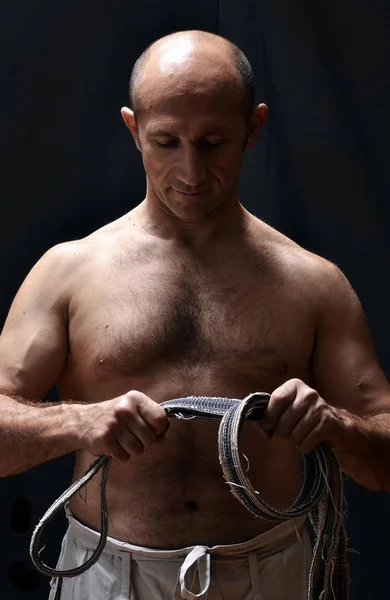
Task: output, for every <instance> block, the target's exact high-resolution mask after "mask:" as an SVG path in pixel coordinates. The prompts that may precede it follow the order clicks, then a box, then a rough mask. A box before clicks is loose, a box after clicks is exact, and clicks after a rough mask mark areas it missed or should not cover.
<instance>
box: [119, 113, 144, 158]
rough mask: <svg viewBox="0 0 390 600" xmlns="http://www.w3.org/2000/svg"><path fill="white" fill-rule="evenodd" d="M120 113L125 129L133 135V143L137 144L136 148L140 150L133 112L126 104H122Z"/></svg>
mask: <svg viewBox="0 0 390 600" xmlns="http://www.w3.org/2000/svg"><path fill="white" fill-rule="evenodd" d="M121 115H122V119H123V121H124V123H125V125H126V127H127V129H128V130H129V131H130V133H131V135H132V136H133V139H134V142H135V145H136V146H137V148H138V150H139V151H140V152H141V146H140V143H139V137H138V128H137V123H136V120H135V116H134V112H133V111H132V110H130V108H127V106H124V107H123V108H122V109H121Z"/></svg>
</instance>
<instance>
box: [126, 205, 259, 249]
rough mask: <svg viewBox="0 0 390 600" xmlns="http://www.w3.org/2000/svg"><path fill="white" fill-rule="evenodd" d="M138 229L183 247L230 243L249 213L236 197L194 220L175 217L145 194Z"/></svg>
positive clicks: (140, 208)
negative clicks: (219, 242)
mask: <svg viewBox="0 0 390 600" xmlns="http://www.w3.org/2000/svg"><path fill="white" fill-rule="evenodd" d="M136 214H137V217H138V220H139V223H140V225H141V226H142V228H143V229H145V230H146V231H148V232H149V233H151V234H153V235H156V236H158V237H161V238H165V239H173V240H174V239H176V240H177V241H179V242H181V243H183V244H185V245H187V246H193V247H195V246H198V245H202V244H204V243H210V242H212V241H216V240H218V239H220V238H223V239H225V240H226V239H231V237H234V236H235V235H238V234H239V233H240V232H242V230H243V228H244V227H246V224H247V222H248V218H249V213H248V211H247V210H246V209H245V208H244V207H243V206H242V205H241V204H240V202H239V201H238V198H237V196H236V197H232V198H229V199H226V200H225V201H224V202H223V203H221V205H220V206H218V207H217V208H216V209H215V210H214V211H212V212H211V213H209V214H207V215H206V216H204V217H199V218H197V219H192V218H191V219H185V218H183V216H180V217H179V216H177V215H175V214H174V213H173V212H172V211H170V210H169V208H167V207H166V206H165V205H164V203H163V202H161V201H160V200H159V199H158V198H156V197H155V196H153V195H152V194H149V193H147V195H146V198H145V200H144V201H143V202H142V203H141V204H140V205H139V206H138V207H137V209H136Z"/></svg>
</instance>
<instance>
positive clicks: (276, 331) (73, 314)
mask: <svg viewBox="0 0 390 600" xmlns="http://www.w3.org/2000/svg"><path fill="white" fill-rule="evenodd" d="M313 336H314V330H313V326H312V321H311V318H310V315H308V311H307V309H305V308H304V307H303V304H302V302H300V301H299V297H297V295H296V294H295V293H293V292H291V291H290V292H288V293H287V294H286V290H285V289H283V286H282V287H281V286H280V285H276V284H270V283H269V282H265V281H262V280H261V277H259V278H258V279H257V280H256V278H255V276H254V275H252V274H250V273H248V272H246V270H245V266H243V268H242V270H241V272H238V273H237V272H236V273H235V275H234V277H232V276H231V274H230V275H229V274H227V273H218V272H216V273H214V275H212V276H207V277H204V278H201V277H199V275H197V274H193V276H192V274H191V271H190V270H188V269H186V270H184V271H183V270H180V269H172V268H171V269H169V268H166V267H164V265H162V264H159V265H156V267H155V268H150V266H149V267H148V268H138V269H136V270H134V271H133V272H132V273H131V274H130V275H127V276H126V275H125V274H124V273H123V272H121V271H120V270H117V271H116V272H110V273H106V277H104V276H103V274H100V276H98V277H95V278H92V279H91V280H90V281H89V284H88V286H87V287H86V288H85V289H83V293H82V294H80V296H79V297H76V299H75V301H74V303H73V305H72V306H71V311H70V329H69V338H70V358H71V361H73V363H74V364H77V365H79V367H78V368H80V365H83V369H84V370H85V372H86V373H87V372H88V374H89V375H90V376H91V375H92V376H93V377H96V378H98V379H101V380H102V379H107V378H111V377H116V376H118V375H121V376H125V377H134V376H136V375H143V374H144V375H146V374H147V373H149V372H151V371H153V372H154V373H155V372H158V371H159V370H164V371H165V372H166V370H167V369H171V370H172V369H176V370H181V372H183V373H185V375H186V377H189V376H190V375H191V373H197V374H199V373H201V372H202V369H204V370H205V369H210V368H212V367H215V368H223V369H229V370H230V371H233V372H234V373H235V374H236V375H237V376H242V377H245V376H247V375H248V374H250V375H251V376H252V377H254V378H256V375H257V374H259V376H260V374H261V372H264V371H271V372H275V371H276V372H283V371H286V370H287V369H290V368H291V367H292V366H293V364H294V363H297V364H301V362H302V360H307V359H308V357H309V355H310V352H311V347H312V344H313Z"/></svg>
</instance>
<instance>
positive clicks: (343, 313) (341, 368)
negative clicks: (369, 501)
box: [263, 258, 390, 491]
mask: <svg viewBox="0 0 390 600" xmlns="http://www.w3.org/2000/svg"><path fill="white" fill-rule="evenodd" d="M310 268H311V269H312V271H311V281H312V287H311V289H312V290H314V291H315V292H314V293H315V296H311V300H309V304H310V302H311V301H313V302H314V304H313V308H314V311H315V315H316V322H317V330H316V341H315V347H314V351H313V356H312V378H313V385H314V388H315V389H313V388H311V387H309V386H308V385H307V384H306V383H304V382H303V381H301V380H299V379H290V380H289V381H286V382H285V383H284V384H283V385H281V386H280V387H279V388H277V389H276V390H275V391H274V392H273V393H272V394H271V397H270V401H269V404H268V407H267V411H266V414H265V417H264V420H263V427H264V429H266V430H269V433H268V436H269V437H272V436H275V437H280V438H284V439H286V440H289V442H290V443H291V444H292V446H294V447H296V448H298V449H299V450H300V451H301V452H303V453H307V452H311V451H312V450H313V449H314V448H315V446H316V445H317V444H320V443H322V442H326V443H327V444H328V445H329V446H330V447H331V448H332V450H333V451H334V452H335V454H336V455H337V457H338V458H339V461H340V465H341V467H342V469H343V470H344V472H345V473H347V475H349V476H350V477H351V478H352V479H354V480H355V481H357V482H358V483H360V484H361V485H363V486H365V487H367V488H368V489H371V490H374V491H390V466H389V465H390V386H389V384H388V382H387V380H386V377H385V376H384V374H383V372H382V370H381V368H380V366H379V364H378V360H377V357H376V355H375V351H374V348H373V345H372V342H371V339H370V334H369V331H368V327H367V323H366V319H365V317H364V314H363V310H362V307H361V305H360V302H359V300H358V298H357V296H356V294H355V293H354V291H353V290H352V288H351V286H350V284H349V283H348V281H347V279H346V278H345V277H344V275H343V274H342V273H341V272H340V271H339V270H338V269H337V268H336V267H335V266H333V265H331V264H330V263H328V262H327V261H324V260H322V259H319V258H316V259H312V260H311V262H310ZM310 305H311V304H310Z"/></svg>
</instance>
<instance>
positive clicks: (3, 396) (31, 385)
mask: <svg viewBox="0 0 390 600" xmlns="http://www.w3.org/2000/svg"><path fill="white" fill-rule="evenodd" d="M67 255H68V250H66V249H65V248H64V247H63V246H59V247H56V248H53V249H52V250H50V251H49V252H48V253H47V254H46V255H45V256H44V257H43V258H42V259H41V260H40V261H39V262H38V263H37V265H36V266H35V267H34V268H33V269H32V271H31V273H30V274H29V275H28V277H27V278H26V280H25V282H24V284H23V285H22V287H21V289H20V290H19V292H18V294H17V296H16V297H15V300H14V302H13V304H12V307H11V309H10V312H9V315H8V318H7V320H6V323H5V325H4V329H3V331H2V334H1V337H0V475H1V476H6V475H9V474H13V473H17V472H20V471H24V470H26V469H28V468H30V467H33V466H35V465H37V464H40V463H42V462H44V461H46V460H50V459H51V458H55V457H57V456H61V455H63V454H66V453H68V452H71V451H73V450H77V449H78V447H77V446H78V443H77V438H76V436H75V435H73V431H74V429H75V428H74V425H75V420H76V419H77V412H76V411H75V410H74V406H72V405H71V404H59V405H57V406H55V405H51V406H47V405H45V404H38V402H37V401H39V400H41V399H42V397H43V396H44V395H45V394H46V393H47V391H48V390H49V389H50V388H51V386H52V385H53V383H54V382H55V381H56V379H57V377H58V375H59V373H60V372H61V370H62V368H63V366H64V365H65V363H66V360H67V356H68V337H67V302H68V294H67V285H68V276H67V268H66V266H65V263H66V261H67V259H68V256H67ZM16 398H18V400H17V399H16ZM34 401H35V402H34Z"/></svg>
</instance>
